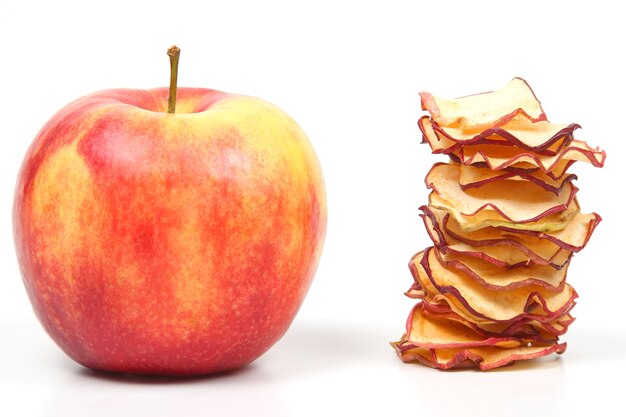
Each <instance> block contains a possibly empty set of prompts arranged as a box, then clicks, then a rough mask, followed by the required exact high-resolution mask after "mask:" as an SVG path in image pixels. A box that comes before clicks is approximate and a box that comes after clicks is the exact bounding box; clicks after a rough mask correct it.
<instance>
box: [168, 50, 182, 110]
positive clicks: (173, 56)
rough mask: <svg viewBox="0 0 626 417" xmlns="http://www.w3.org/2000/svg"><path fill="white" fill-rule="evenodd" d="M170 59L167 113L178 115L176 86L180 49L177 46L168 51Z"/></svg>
mask: <svg viewBox="0 0 626 417" xmlns="http://www.w3.org/2000/svg"><path fill="white" fill-rule="evenodd" d="M167 56H169V57H170V95H169V97H168V98H167V112H168V113H176V84H177V83H178V59H179V58H180V48H179V47H178V46H176V45H174V46H172V47H171V48H170V49H168V50H167Z"/></svg>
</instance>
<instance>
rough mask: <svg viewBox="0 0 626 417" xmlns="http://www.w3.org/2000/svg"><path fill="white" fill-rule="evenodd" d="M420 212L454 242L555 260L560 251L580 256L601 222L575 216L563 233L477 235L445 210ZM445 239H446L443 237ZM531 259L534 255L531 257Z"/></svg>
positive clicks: (495, 230) (486, 231)
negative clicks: (511, 248)
mask: <svg viewBox="0 0 626 417" xmlns="http://www.w3.org/2000/svg"><path fill="white" fill-rule="evenodd" d="M420 209H421V210H422V211H423V212H424V214H425V215H427V216H429V217H431V218H432V219H433V222H435V223H436V224H437V227H438V230H441V232H442V233H445V234H448V235H450V236H452V237H453V238H454V239H456V240H458V241H460V242H463V243H467V244H468V245H472V246H487V245H504V246H509V245H511V246H517V247H518V248H519V249H520V250H525V249H528V250H530V251H532V252H534V253H535V254H536V255H538V256H540V257H542V258H543V259H546V260H550V259H553V257H554V256H555V254H556V253H557V251H558V249H559V248H562V249H565V250H567V251H572V252H579V251H581V250H582V249H583V248H584V247H585V246H586V245H587V242H588V241H589V239H590V237H591V235H592V234H593V231H594V230H595V228H596V227H597V225H598V224H599V223H600V221H601V220H602V218H601V217H600V216H599V215H598V214H596V213H591V214H583V213H580V212H577V213H576V215H575V216H574V217H573V218H572V219H571V220H570V221H568V222H567V223H566V225H565V227H564V228H563V229H561V230H553V231H543V232H542V231H532V230H522V229H519V228H507V227H486V228H483V229H479V230H476V231H471V232H468V231H464V230H462V229H461V227H460V226H459V224H458V223H457V222H456V221H455V220H454V218H452V217H451V216H450V215H449V214H448V212H446V211H445V210H439V209H436V208H434V207H427V206H422V207H420ZM444 239H445V237H444ZM528 256H529V257H530V256H532V254H530V253H528Z"/></svg>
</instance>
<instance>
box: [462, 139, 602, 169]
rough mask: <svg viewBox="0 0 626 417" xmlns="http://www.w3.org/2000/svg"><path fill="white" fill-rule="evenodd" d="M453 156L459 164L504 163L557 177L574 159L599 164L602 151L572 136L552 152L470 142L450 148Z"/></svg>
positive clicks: (499, 165)
mask: <svg viewBox="0 0 626 417" xmlns="http://www.w3.org/2000/svg"><path fill="white" fill-rule="evenodd" d="M454 155H455V157H456V159H457V160H458V161H459V162H460V163H462V164H463V165H475V164H479V165H480V164H486V165H487V166H488V167H489V169H491V170H501V169H505V168H508V167H518V168H532V167H537V168H539V169H540V170H541V171H543V172H545V173H548V174H552V175H550V176H551V177H553V178H560V177H561V175H563V173H564V172H560V171H561V170H562V169H563V167H565V169H567V167H569V165H571V164H572V163H573V162H575V161H582V162H588V163H590V164H592V165H593V166H595V167H603V166H604V161H605V160H606V152H605V151H603V150H600V149H599V148H592V147H591V146H589V145H588V144H587V143H586V142H583V141H581V140H573V141H572V142H571V143H570V144H569V145H567V146H565V147H563V148H561V150H559V152H558V153H557V154H556V155H554V156H547V155H539V154H536V153H534V152H530V151H524V152H520V151H519V149H515V148H512V147H508V146H494V145H471V146H465V147H463V148H461V149H459V151H458V152H454ZM561 163H562V164H561Z"/></svg>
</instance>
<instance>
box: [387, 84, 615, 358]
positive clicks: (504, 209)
mask: <svg viewBox="0 0 626 417" xmlns="http://www.w3.org/2000/svg"><path fill="white" fill-rule="evenodd" d="M420 95H421V98H422V108H423V109H424V110H426V111H427V112H428V113H429V116H424V117H422V118H421V119H420V120H419V127H420V129H421V131H422V134H423V138H424V141H425V142H426V143H428V144H429V145H430V147H431V149H432V152H433V153H435V154H443V155H448V156H449V158H450V161H449V162H447V163H436V164H435V165H434V166H433V167H432V169H431V170H430V172H429V173H428V175H427V176H426V186H427V187H428V188H429V189H430V190H431V193H430V196H429V202H428V205H427V206H422V207H421V208H420V209H421V211H422V214H421V217H422V219H423V221H424V226H425V227H426V230H427V232H428V235H429V236H430V238H431V240H432V242H433V246H431V247H429V248H427V249H425V250H424V251H422V252H419V253H418V254H416V255H415V256H414V257H413V258H412V259H411V261H410V263H409V268H410V270H411V273H412V275H413V278H414V283H413V285H412V286H411V288H410V289H409V290H408V291H407V292H406V295H407V296H408V297H411V298H415V299H419V300H420V301H419V302H418V304H417V305H416V306H415V307H414V308H413V310H412V311H411V313H410V315H409V318H408V320H407V324H406V333H405V334H404V335H403V337H402V338H401V340H400V341H398V342H394V343H392V346H393V347H394V348H395V350H396V352H397V353H398V355H399V357H400V358H401V359H402V360H403V361H404V362H421V363H423V364H426V365H428V366H431V367H434V368H440V369H450V368H459V367H475V366H478V367H479V368H480V369H481V370H488V369H492V368H496V367H499V366H503V365H506V364H509V363H512V362H514V361H517V360H523V359H532V358H537V357H541V356H546V355H549V354H551V353H562V352H564V351H565V348H566V343H562V342H560V341H559V337H560V336H562V335H563V334H564V333H565V332H566V331H567V329H568V326H569V325H570V324H571V323H572V322H573V321H574V318H573V317H572V316H571V314H570V311H571V309H572V308H573V307H574V305H575V300H576V298H577V294H576V291H575V290H574V288H573V287H572V286H570V285H569V284H568V283H567V282H566V276H567V270H568V267H569V263H570V260H571V258H572V255H573V254H574V253H575V252H578V251H580V250H581V249H583V248H584V247H585V245H586V244H587V241H588V240H589V238H590V237H591V234H592V233H593V231H594V229H595V227H596V226H597V225H598V223H599V222H600V220H601V218H600V216H599V215H597V214H595V213H591V214H583V213H581V211H580V207H579V205H578V201H577V199H576V192H577V191H578V189H577V188H576V186H575V185H574V184H573V180H575V179H576V176H575V175H573V174H571V173H569V172H568V169H569V168H570V166H571V165H572V164H573V163H574V162H576V161H584V162H588V163H591V164H592V165H594V166H597V167H601V166H603V164H604V160H605V158H606V155H605V153H604V151H601V150H599V149H597V148H592V147H590V146H589V145H588V144H587V143H585V142H584V141H581V140H577V139H574V131H575V130H576V129H579V128H580V126H579V125H578V124H575V123H572V124H555V123H550V122H549V121H548V119H547V117H546V115H545V113H544V111H543V108H542V107H541V104H540V102H539V100H538V99H537V97H536V96H535V94H534V93H533V91H532V90H531V88H530V87H529V86H528V84H527V83H526V82H525V81H524V80H522V79H521V78H514V79H513V80H512V81H511V82H509V83H508V84H507V85H506V86H505V87H504V88H502V89H500V90H498V91H494V92H489V93H483V94H478V95H473V96H467V97H462V98H459V99H444V98H440V97H436V96H433V95H431V94H430V93H421V94H420Z"/></svg>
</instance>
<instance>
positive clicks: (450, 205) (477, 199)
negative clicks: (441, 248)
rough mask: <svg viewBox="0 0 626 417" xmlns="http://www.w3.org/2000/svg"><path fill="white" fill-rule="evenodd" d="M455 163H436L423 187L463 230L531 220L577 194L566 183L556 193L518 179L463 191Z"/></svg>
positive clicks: (554, 211)
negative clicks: (516, 181)
mask: <svg viewBox="0 0 626 417" xmlns="http://www.w3.org/2000/svg"><path fill="white" fill-rule="evenodd" d="M459 175H460V167H459V165H457V164H446V163H437V164H435V165H433V167H432V168H431V170H430V172H429V173H428V175H427V176H426V186H427V187H428V188H430V189H432V190H433V192H432V193H431V195H430V197H429V198H430V201H429V202H430V205H431V206H433V207H436V208H442V209H445V210H446V211H448V212H450V213H451V214H452V215H453V216H454V218H455V219H456V220H457V221H458V222H459V224H460V225H461V227H462V228H463V229H469V228H476V227H477V226H480V225H481V224H483V223H485V222H504V223H514V224H518V225H519V224H523V223H532V222H537V221H538V220H541V219H542V218H544V217H547V216H550V215H553V214H558V213H562V212H565V211H567V210H568V206H569V205H570V204H571V202H572V201H573V199H574V196H575V195H576V191H577V188H576V187H574V186H573V185H572V184H571V183H568V184H566V185H565V187H564V190H563V192H562V193H561V194H559V195H558V196H555V195H554V194H552V193H550V192H547V191H546V190H544V189H540V188H537V187H535V186H534V185H532V184H529V183H528V182H526V181H520V182H519V184H516V187H510V186H509V184H507V183H506V182H504V181H495V182H492V183H490V184H486V185H485V186H483V187H481V188H478V189H471V190H463V189H462V188H461V186H460V184H459Z"/></svg>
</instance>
